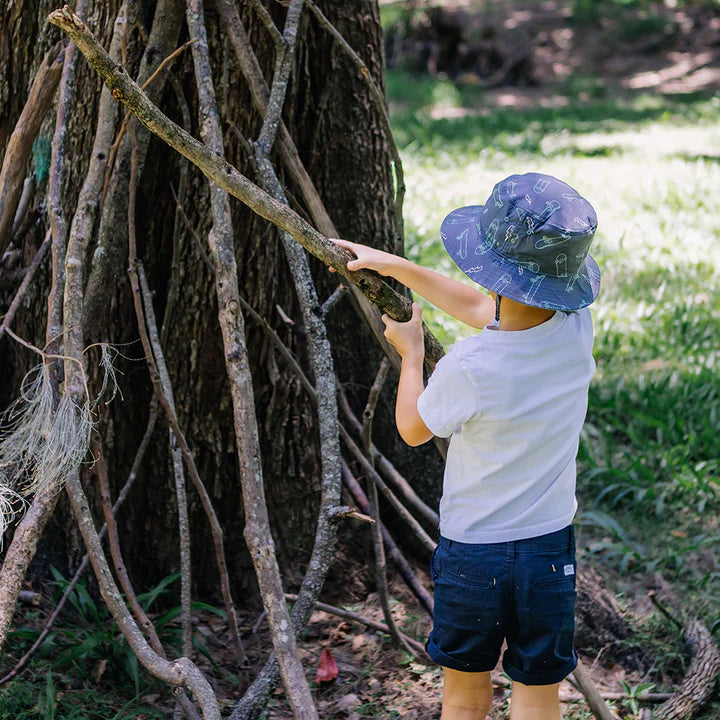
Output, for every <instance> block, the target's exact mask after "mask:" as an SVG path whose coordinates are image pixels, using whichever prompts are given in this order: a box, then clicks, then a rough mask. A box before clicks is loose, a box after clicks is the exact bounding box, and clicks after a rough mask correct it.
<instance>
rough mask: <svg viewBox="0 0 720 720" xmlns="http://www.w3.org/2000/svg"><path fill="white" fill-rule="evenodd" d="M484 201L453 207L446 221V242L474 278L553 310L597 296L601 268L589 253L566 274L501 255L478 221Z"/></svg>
mask: <svg viewBox="0 0 720 720" xmlns="http://www.w3.org/2000/svg"><path fill="white" fill-rule="evenodd" d="M484 207H485V206H484V205H467V206H465V207H462V208H457V209H456V210H453V211H452V212H451V213H450V214H449V215H448V216H447V217H446V218H445V219H444V220H443V223H442V227H441V230H440V235H441V237H442V241H443V245H444V246H445V249H446V250H447V252H448V254H449V255H450V257H451V258H452V259H453V261H454V262H455V264H456V265H457V266H458V267H459V268H460V270H462V271H463V272H464V273H465V275H467V276H468V277H469V278H470V279H471V280H472V281H473V282H475V283H477V284H478V285H482V287H484V288H486V289H488V290H492V291H493V292H496V293H497V294H498V295H502V296H503V297H508V298H510V299H511V300H516V301H517V302H520V303H523V304H524V305H531V306H533V307H541V308H546V309H550V310H579V309H580V308H583V307H587V306H588V305H590V304H591V303H592V302H594V301H595V300H596V299H597V296H598V295H599V293H600V269H599V268H598V265H597V263H596V262H595V260H594V258H593V257H591V256H590V255H588V256H587V257H586V258H585V262H584V264H583V266H582V267H581V268H580V269H579V271H578V272H577V273H572V274H568V275H566V276H564V277H556V276H553V275H546V274H543V273H539V272H533V271H532V270H531V269H530V268H528V267H523V266H522V265H521V264H520V263H517V262H515V261H513V260H509V259H508V258H506V257H503V256H502V255H500V254H499V253H498V252H497V251H496V250H494V249H493V248H492V247H490V245H489V244H488V243H487V242H486V241H485V239H484V238H482V237H481V236H480V234H479V231H478V225H477V223H478V221H479V219H480V215H481V214H482V212H483V210H484Z"/></svg>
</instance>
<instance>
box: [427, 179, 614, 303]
mask: <svg viewBox="0 0 720 720" xmlns="http://www.w3.org/2000/svg"><path fill="white" fill-rule="evenodd" d="M596 229H597V215H596V214H595V210H594V209H593V207H592V205H591V204H590V203H589V202H588V201H587V200H586V199H585V198H583V197H582V196H581V195H580V194H579V193H578V192H577V191H576V190H573V188H572V187H570V185H568V184H567V183H564V182H563V181H562V180H558V179H557V178H555V177H553V176H552V175H543V174H541V173H526V174H524V175H511V176H510V177H507V178H505V179H504V180H501V181H500V182H499V183H498V184H497V185H495V187H494V188H493V191H492V195H490V197H489V198H488V200H487V202H486V203H485V205H468V206H466V207H461V208H457V209H456V210H453V211H452V212H451V213H450V214H449V215H448V216H447V217H446V218H445V219H444V220H443V222H442V227H441V230H440V235H441V237H442V241H443V244H444V245H445V249H446V250H447V251H448V253H449V254H450V257H451V258H452V259H453V260H454V261H455V263H456V264H457V266H458V267H459V268H460V269H461V270H462V271H463V272H464V273H465V274H466V275H467V276H468V277H469V278H470V279H471V280H472V281H473V282H476V283H478V285H482V286H483V287H484V288H487V289H488V290H492V291H493V292H495V293H497V294H498V295H500V296H502V297H508V298H511V299H512V300H516V301H517V302H520V303H523V304H525V305H532V306H534V307H542V308H547V309H552V310H578V309H580V308H583V307H586V306H587V305H590V303H592V302H593V301H594V300H595V299H596V298H597V296H598V293H599V292H600V270H599V268H598V266H597V263H596V262H595V260H594V259H593V258H592V257H591V256H590V255H589V254H588V251H589V249H590V243H591V242H592V239H593V236H594V235H595V230H596Z"/></svg>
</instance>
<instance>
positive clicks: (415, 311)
mask: <svg viewBox="0 0 720 720" xmlns="http://www.w3.org/2000/svg"><path fill="white" fill-rule="evenodd" d="M382 321H383V322H384V323H385V337H386V338H387V340H388V342H389V343H390V344H391V345H392V346H393V347H394V348H395V349H396V350H397V351H398V353H399V354H400V357H402V358H403V359H405V358H406V357H407V356H409V355H413V354H418V355H419V356H420V357H421V358H422V357H423V355H424V354H425V340H424V337H423V326H422V308H421V307H420V306H419V305H418V304H417V303H413V304H412V318H410V320H408V321H407V322H398V321H397V320H393V319H392V318H390V317H388V316H387V315H383V316H382Z"/></svg>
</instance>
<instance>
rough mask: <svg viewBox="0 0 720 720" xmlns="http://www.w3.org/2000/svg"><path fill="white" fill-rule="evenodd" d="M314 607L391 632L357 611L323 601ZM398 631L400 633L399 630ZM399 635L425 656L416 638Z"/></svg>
mask: <svg viewBox="0 0 720 720" xmlns="http://www.w3.org/2000/svg"><path fill="white" fill-rule="evenodd" d="M285 597H286V598H287V599H288V600H291V601H294V600H297V595H292V594H290V593H285ZM315 609H316V610H322V611H323V612H326V613H330V614H331V615H337V616H338V617H340V618H342V619H343V620H350V621H352V622H356V623H360V624H361V625H365V626H366V627H369V628H372V629H373V630H378V631H379V632H383V633H385V634H386V635H392V633H391V632H390V628H389V627H388V626H387V625H383V623H379V622H376V621H375V620H370V619H369V618H366V617H363V616H362V615H358V613H355V612H351V611H350V610H345V609H344V608H339V607H336V606H335V605H328V604H327V603H323V602H316V603H315ZM398 632H399V633H400V631H398ZM400 635H401V636H402V638H403V641H404V642H405V643H406V644H407V645H409V646H410V647H412V649H413V650H414V651H415V653H417V654H418V655H420V656H427V654H426V652H425V647H424V646H423V645H422V643H419V642H418V641H417V640H414V639H413V638H411V637H408V636H407V635H405V634H404V633H400ZM428 660H429V658H428Z"/></svg>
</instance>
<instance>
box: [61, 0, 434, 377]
mask: <svg viewBox="0 0 720 720" xmlns="http://www.w3.org/2000/svg"><path fill="white" fill-rule="evenodd" d="M48 21H49V22H51V23H52V24H54V25H57V26H58V27H59V28H60V29H61V30H63V31H64V32H66V33H67V34H68V35H69V36H70V37H71V39H72V40H73V42H75V43H76V44H77V46H78V48H79V49H80V51H81V52H82V53H83V54H84V55H85V57H86V58H87V59H88V61H89V62H90V64H91V65H92V66H93V68H95V70H96V71H97V72H98V73H99V74H100V76H101V77H102V78H103V80H104V81H105V83H106V84H107V86H108V87H109V88H110V89H111V92H112V94H113V97H114V98H115V99H117V100H122V102H123V103H125V105H126V106H127V107H128V108H130V110H131V111H132V112H133V113H134V114H135V115H136V116H137V118H138V119H139V120H140V122H142V123H143V124H144V125H145V126H146V127H147V128H148V129H149V130H150V131H151V132H153V133H155V134H156V135H157V136H158V137H159V138H161V139H162V140H163V141H164V142H166V143H167V144H168V145H170V146H171V147H173V148H175V150H177V151H178V152H179V153H180V154H182V155H184V156H185V157H187V158H188V159H189V160H190V161H191V162H192V163H193V164H195V165H196V166H197V167H198V168H199V169H200V171H201V172H202V173H203V174H204V175H206V176H207V177H208V178H209V179H210V180H212V181H213V182H214V183H215V184H217V185H218V186H219V187H220V188H222V189H223V190H225V191H226V192H228V193H230V194H231V195H233V197H236V198H237V199H238V200H240V201H241V202H243V203H244V204H246V205H247V206H248V207H249V208H250V209H251V210H253V211H254V212H255V213H257V214H258V215H260V216H261V217H264V218H265V219H266V220H269V221H270V222H272V223H273V224H275V225H277V226H278V227H279V228H281V229H282V230H285V231H287V232H288V233H290V235H292V237H293V238H294V239H295V240H296V241H297V242H299V243H300V244H301V245H303V247H305V248H306V249H307V250H308V251H309V252H311V253H312V254H313V255H315V256H316V257H318V258H319V259H320V260H321V261H322V262H324V263H325V264H327V265H331V266H332V267H333V268H335V269H336V270H337V271H338V273H339V274H340V275H342V276H343V277H345V278H346V279H347V280H348V281H349V282H350V283H352V284H353V285H355V286H357V287H358V288H359V289H360V290H361V291H362V292H363V293H364V294H365V295H366V296H367V297H368V298H369V299H370V300H372V301H373V302H374V303H375V304H376V305H377V306H378V307H379V308H381V309H382V310H383V311H384V312H386V313H387V314H388V315H389V316H390V317H392V318H393V319H395V320H399V321H407V320H409V319H410V316H411V311H410V302H409V301H408V299H407V298H405V297H403V296H402V295H400V294H399V293H397V292H396V291H395V290H393V289H392V288H391V287H390V286H389V285H388V284H387V283H385V282H384V281H383V280H382V279H381V278H380V276H379V275H377V273H374V272H371V271H367V270H358V271H356V272H352V271H349V270H348V269H347V262H348V261H349V260H351V259H352V258H351V257H350V255H349V254H348V253H346V252H345V251H344V250H341V249H340V248H339V247H338V246H337V245H335V243H333V242H331V241H330V240H328V239H327V238H326V237H324V236H323V235H321V234H320V233H319V232H317V230H315V229H314V228H312V227H311V226H310V225H308V224H307V223H306V222H305V221H304V220H303V219H302V218H301V217H300V216H299V215H298V214H297V213H295V212H294V211H292V210H290V208H288V207H287V206H286V205H283V204H282V203H280V202H278V201H277V200H275V199H274V198H272V197H271V196H270V195H268V194H267V193H265V192H264V191H263V190H261V189H260V188H259V187H258V186H257V185H255V184H254V183H252V182H250V181H249V180H248V179H247V178H246V177H245V176H244V175H242V174H241V173H240V172H238V170H237V169H235V168H234V167H233V166H232V165H230V164H229V163H228V162H226V161H225V160H224V159H223V158H222V157H221V156H219V155H217V153H213V152H212V151H211V150H209V149H208V148H207V147H206V146H205V145H203V144H202V143H200V142H198V141H197V140H196V139H195V138H193V137H192V136H191V135H189V134H188V133H186V132H185V131H184V130H183V129H182V128H180V127H179V126H178V125H176V124H175V123H174V122H172V120H170V119H169V118H168V117H167V116H166V115H165V114H164V113H162V111H160V109H159V108H158V107H157V106H155V105H154V104H153V103H152V102H151V101H150V100H149V98H148V97H147V96H146V95H145V93H143V92H142V90H140V88H139V87H138V85H137V84H136V83H135V82H133V80H132V79H131V78H130V77H128V75H127V74H126V73H125V71H124V69H122V68H119V67H118V66H117V65H116V63H113V62H112V60H111V59H110V58H109V56H108V55H107V53H106V52H105V51H104V50H103V48H102V47H101V46H100V44H99V43H98V42H97V40H96V39H95V38H94V37H93V35H92V33H90V31H89V30H88V28H87V27H86V25H85V24H84V23H83V22H82V21H81V20H80V18H78V17H77V16H76V15H75V14H74V13H73V12H72V11H71V10H70V8H68V7H67V6H65V7H64V8H63V9H62V10H55V11H54V12H53V13H51V14H50V15H49V16H48ZM424 334H425V359H426V362H427V363H428V365H429V367H430V368H431V369H432V368H433V367H434V365H435V363H436V362H437V360H439V359H440V357H442V355H443V350H442V346H441V345H440V343H439V342H438V340H437V338H435V336H434V335H433V334H432V333H431V332H430V331H429V330H428V329H427V327H425V329H424Z"/></svg>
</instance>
